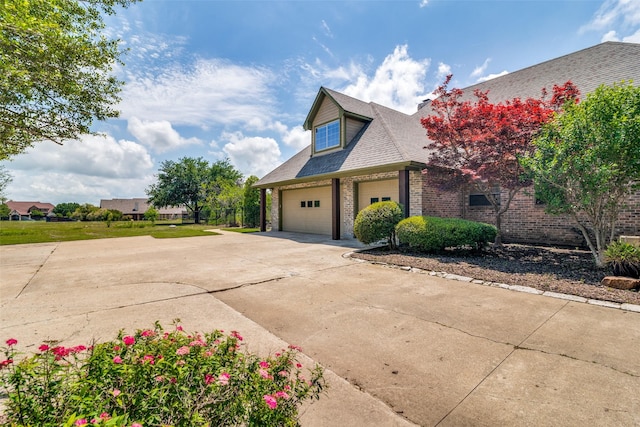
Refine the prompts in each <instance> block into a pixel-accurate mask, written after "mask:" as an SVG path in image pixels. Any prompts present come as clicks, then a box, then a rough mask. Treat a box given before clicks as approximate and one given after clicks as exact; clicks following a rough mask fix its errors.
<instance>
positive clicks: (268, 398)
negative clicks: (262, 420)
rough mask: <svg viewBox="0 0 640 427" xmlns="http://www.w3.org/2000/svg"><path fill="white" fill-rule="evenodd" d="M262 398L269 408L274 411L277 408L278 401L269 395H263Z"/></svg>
mask: <svg viewBox="0 0 640 427" xmlns="http://www.w3.org/2000/svg"><path fill="white" fill-rule="evenodd" d="M262 398H263V399H264V401H265V403H266V404H267V405H269V408H271V409H276V408H277V407H278V401H277V400H276V398H275V397H273V396H271V395H269V394H265V395H264V396H262Z"/></svg>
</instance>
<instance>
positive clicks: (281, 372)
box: [278, 371, 289, 377]
mask: <svg viewBox="0 0 640 427" xmlns="http://www.w3.org/2000/svg"><path fill="white" fill-rule="evenodd" d="M278 375H280V376H281V377H286V376H288V375H289V372H287V371H280V372H278Z"/></svg>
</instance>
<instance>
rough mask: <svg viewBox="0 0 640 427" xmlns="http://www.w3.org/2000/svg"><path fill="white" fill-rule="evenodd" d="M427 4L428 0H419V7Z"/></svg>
mask: <svg viewBox="0 0 640 427" xmlns="http://www.w3.org/2000/svg"><path fill="white" fill-rule="evenodd" d="M427 4H429V0H420V7H425V6H426V5H427Z"/></svg>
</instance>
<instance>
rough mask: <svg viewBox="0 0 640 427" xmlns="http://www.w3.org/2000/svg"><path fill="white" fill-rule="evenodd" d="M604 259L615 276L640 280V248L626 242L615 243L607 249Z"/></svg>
mask: <svg viewBox="0 0 640 427" xmlns="http://www.w3.org/2000/svg"><path fill="white" fill-rule="evenodd" d="M604 257H605V263H606V264H607V265H608V266H610V267H611V269H612V270H613V274H614V276H626V277H632V278H635V279H640V247H638V246H635V245H632V244H631V243H626V242H613V243H611V244H610V245H609V246H608V247H607V250H606V251H605V252H604Z"/></svg>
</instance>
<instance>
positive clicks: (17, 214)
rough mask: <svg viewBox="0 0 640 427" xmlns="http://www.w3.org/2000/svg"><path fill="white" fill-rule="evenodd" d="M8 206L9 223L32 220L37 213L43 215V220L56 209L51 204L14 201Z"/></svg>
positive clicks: (10, 201)
mask: <svg viewBox="0 0 640 427" xmlns="http://www.w3.org/2000/svg"><path fill="white" fill-rule="evenodd" d="M7 206H8V207H9V221H22V220H27V221H28V220H31V219H33V218H32V217H31V215H32V214H33V213H34V212H35V211H38V212H40V213H42V216H40V217H41V218H42V217H45V216H47V215H49V214H50V213H52V212H53V209H54V208H55V206H54V205H52V204H51V203H42V202H14V201H13V200H9V201H8V202H7Z"/></svg>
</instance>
